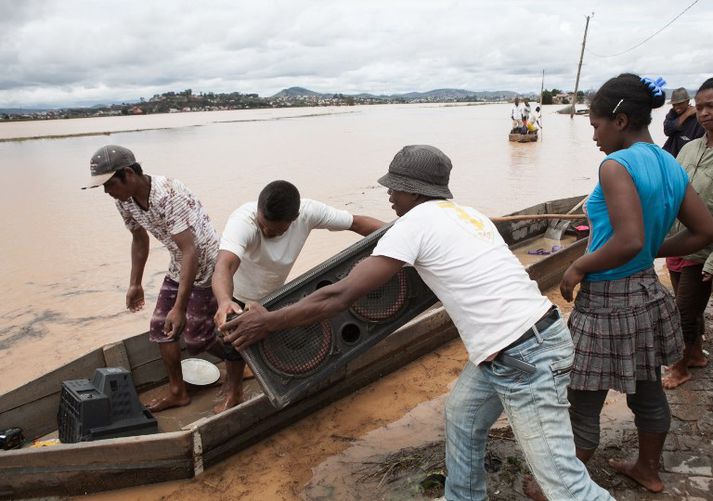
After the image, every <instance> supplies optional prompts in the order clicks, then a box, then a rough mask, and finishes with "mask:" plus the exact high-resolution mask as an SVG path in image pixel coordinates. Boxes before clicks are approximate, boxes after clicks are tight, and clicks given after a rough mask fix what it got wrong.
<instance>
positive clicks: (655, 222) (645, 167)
mask: <svg viewBox="0 0 713 501" xmlns="http://www.w3.org/2000/svg"><path fill="white" fill-rule="evenodd" d="M664 84H665V82H663V80H661V79H658V80H657V81H652V80H651V79H648V78H640V77H639V76H637V75H633V74H623V75H619V76H618V77H616V78H612V79H611V80H609V81H607V82H606V83H605V84H604V85H603V86H602V87H601V88H600V89H599V91H598V92H597V93H596V95H595V96H594V98H593V99H592V103H591V106H590V122H591V125H592V127H593V128H594V137H593V139H594V141H595V142H596V143H597V146H598V147H599V149H600V150H602V151H603V152H604V153H605V154H606V155H607V156H606V158H605V159H604V161H603V162H602V163H601V164H600V166H599V182H598V183H597V185H596V187H595V188H594V191H593V192H592V194H591V195H590V197H589V199H588V200H587V203H586V206H585V211H586V213H587V216H588V218H589V223H590V227H591V234H590V239H589V245H588V247H587V253H586V254H585V255H584V256H582V257H581V258H579V259H578V260H577V261H575V262H574V263H573V264H572V265H571V266H570V267H569V269H568V270H567V271H566V272H565V274H564V277H563V278H562V283H561V284H560V289H561V291H562V295H563V296H564V298H565V299H566V300H568V301H571V300H572V295H573V289H574V287H575V286H576V285H577V284H579V283H581V288H580V290H579V293H578V294H577V299H576V301H575V305H574V311H573V312H572V314H571V316H570V319H569V327H570V330H571V332H572V336H573V338H574V344H575V360H574V366H573V368H572V376H571V383H570V387H569V400H570V403H571V408H570V417H571V421H572V428H573V431H574V437H575V444H576V446H577V457H579V459H580V460H582V461H583V462H585V463H586V462H587V460H588V459H589V458H590V457H591V456H592V455H593V454H594V451H595V449H596V448H597V446H598V444H599V414H600V412H601V409H602V406H603V405H604V400H605V398H606V395H607V392H608V391H609V390H610V389H614V390H617V391H620V392H623V393H626V394H627V404H628V406H629V408H630V409H631V410H632V411H633V413H634V415H635V424H636V428H637V431H638V434H639V456H638V458H637V459H636V460H635V461H623V460H620V461H615V460H611V461H610V465H611V466H612V467H613V468H614V469H615V470H617V471H618V472H620V473H623V474H625V475H627V476H629V477H631V478H633V479H634V480H635V481H637V482H638V483H640V484H641V485H643V486H644V487H646V488H647V489H648V490H650V491H652V492H660V491H662V490H663V488H664V485H663V482H662V481H661V478H660V477H659V474H658V467H659V459H660V456H661V450H662V448H663V443H664V440H665V438H666V434H667V432H668V429H669V426H670V422H671V414H670V410H669V407H668V402H667V400H666V395H665V394H664V392H663V388H662V386H661V365H669V364H673V363H675V362H676V361H678V359H680V357H681V355H682V350H683V339H682V334H681V326H680V322H679V316H678V311H677V310H676V306H675V302H674V299H673V297H672V295H671V293H670V292H669V291H668V290H667V289H666V288H665V287H663V286H662V285H661V283H660V282H659V280H658V277H657V275H656V273H655V271H654V268H653V261H654V258H656V257H657V256H660V257H663V256H670V255H675V256H679V255H687V254H690V253H691V252H694V251H695V250H697V249H700V248H702V247H705V246H706V245H707V244H708V243H709V242H711V241H712V240H713V217H712V216H711V214H710V213H709V212H708V209H707V208H706V206H705V205H704V203H703V202H702V201H701V199H700V198H699V197H698V195H697V194H696V192H695V191H694V190H693V189H692V188H691V187H690V185H689V183H688V177H687V175H686V173H685V171H684V170H683V169H682V168H681V166H680V165H678V163H677V162H676V160H675V159H674V158H673V157H672V156H671V155H670V154H669V153H667V152H665V151H664V150H662V149H661V148H659V147H658V146H656V145H655V144H653V140H652V139H651V134H650V133H649V129H648V125H649V124H650V123H651V109H652V108H658V107H660V106H662V105H663V104H664V102H665V99H666V97H665V94H664V92H663V89H662V88H661V87H662V85H664ZM676 218H678V219H679V220H680V221H681V222H682V223H683V225H684V226H685V227H686V229H685V230H684V231H683V232H681V233H679V234H677V235H676V236H675V237H672V238H670V239H668V240H665V241H664V239H665V237H666V234H667V233H668V231H669V228H670V227H671V225H672V224H673V222H674V221H675V220H676Z"/></svg>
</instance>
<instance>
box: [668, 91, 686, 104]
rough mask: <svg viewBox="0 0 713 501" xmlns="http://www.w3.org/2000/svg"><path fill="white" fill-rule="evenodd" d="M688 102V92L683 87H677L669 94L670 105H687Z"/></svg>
mask: <svg viewBox="0 0 713 501" xmlns="http://www.w3.org/2000/svg"><path fill="white" fill-rule="evenodd" d="M690 100H691V98H690V97H689V96H688V91H687V90H686V89H685V88H684V87H679V88H678V89H676V90H674V91H673V92H672V93H671V104H678V103H687V102H689V101H690Z"/></svg>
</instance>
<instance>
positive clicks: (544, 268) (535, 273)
mask: <svg viewBox="0 0 713 501" xmlns="http://www.w3.org/2000/svg"><path fill="white" fill-rule="evenodd" d="M586 247H587V241H586V240H580V241H578V242H575V243H574V244H572V245H570V246H569V247H565V248H564V249H562V250H560V251H558V252H557V253H556V254H554V255H553V256H552V257H551V258H550V259H543V260H542V261H538V262H536V263H533V264H532V265H530V266H528V267H527V272H528V273H529V274H530V278H531V279H533V280H534V281H535V282H537V284H538V285H539V286H540V290H541V291H543V292H544V291H546V290H547V289H549V288H551V287H553V286H555V285H557V284H558V283H559V281H560V280H561V279H562V275H563V274H564V272H565V271H566V270H567V268H568V267H569V265H570V264H572V263H573V262H574V261H575V260H576V259H577V258H578V257H580V256H581V255H582V254H584V251H585V250H586Z"/></svg>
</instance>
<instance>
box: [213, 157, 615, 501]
mask: <svg viewBox="0 0 713 501" xmlns="http://www.w3.org/2000/svg"><path fill="white" fill-rule="evenodd" d="M450 170H451V162H450V159H449V158H448V157H447V156H446V155H444V154H443V152H441V151H440V150H438V149H437V148H434V147H432V146H421V145H417V146H406V147H404V148H403V149H402V150H401V151H400V152H399V153H398V154H397V155H396V156H395V157H394V159H393V161H392V162H391V165H390V166H389V172H388V174H386V175H385V176H383V177H382V178H381V179H379V183H381V184H382V185H384V186H386V187H387V188H389V192H388V193H389V202H391V203H392V204H393V205H392V208H393V209H394V211H395V212H396V215H397V216H399V217H400V219H399V220H397V221H396V222H395V223H394V225H393V226H392V227H391V228H390V229H389V230H388V231H387V232H386V233H385V234H384V235H383V236H382V237H381V240H380V241H379V243H378V244H377V246H376V248H375V249H374V251H373V252H372V255H371V256H370V257H369V258H367V259H365V260H363V261H362V262H360V263H359V264H358V265H357V266H355V267H354V269H353V270H352V271H351V273H350V274H349V275H348V276H347V277H346V278H344V279H343V280H340V281H339V282H337V283H335V284H333V285H331V286H327V287H323V288H321V289H319V290H317V291H316V292H314V293H312V294H310V295H309V296H307V297H306V298H304V299H302V300H301V301H299V302H297V303H295V304H293V305H291V306H288V307H286V308H282V309H280V310H279V313H278V312H268V311H267V310H266V309H265V308H264V307H262V306H261V305H259V304H250V305H249V306H248V309H247V311H246V312H245V313H244V314H242V315H240V316H238V317H237V318H235V319H233V320H231V321H229V322H227V323H226V324H225V325H223V327H222V329H221V330H222V331H223V333H224V335H225V339H226V340H228V341H230V342H231V343H233V346H234V347H235V348H236V349H242V348H244V347H246V346H248V345H250V344H252V343H254V342H256V341H259V340H260V339H262V338H264V337H265V336H266V335H268V334H269V333H270V332H275V331H281V330H285V329H289V328H291V327H296V326H300V325H307V324H312V323H314V322H315V321H319V320H321V319H325V318H329V317H331V316H333V315H334V314H336V313H338V312H340V311H343V310H346V309H347V308H349V306H350V305H351V304H352V303H354V302H355V301H356V300H357V299H359V298H360V297H362V296H364V295H365V294H367V293H368V292H369V291H371V290H373V289H375V288H378V287H380V286H381V285H383V284H384V283H386V282H387V281H388V280H389V279H390V278H391V277H392V276H393V275H395V274H396V273H398V271H399V270H400V269H401V267H403V266H404V265H409V266H413V267H414V268H415V269H416V271H417V272H418V274H419V275H420V276H421V278H422V279H423V281H424V282H425V283H426V284H427V285H428V286H429V287H430V288H431V290H433V292H434V293H435V294H436V296H438V299H440V301H441V302H442V303H443V306H444V308H445V309H446V311H447V312H448V314H449V315H450V317H451V319H452V320H453V323H454V324H455V326H456V327H457V328H458V332H459V333H460V336H461V338H462V340H463V342H464V344H465V347H466V349H467V351H468V358H469V362H468V363H467V364H466V367H465V369H464V370H463V373H462V374H461V376H460V377H459V378H458V381H457V383H456V385H455V387H454V389H453V391H452V393H451V395H450V397H449V399H448V404H447V406H446V440H447V441H446V466H447V470H448V477H447V479H446V499H448V500H460V499H485V498H486V496H487V492H486V486H485V470H484V458H485V445H486V441H487V437H488V430H489V429H490V427H491V426H492V424H493V423H494V422H495V421H496V420H497V418H498V417H499V416H500V414H501V413H502V412H503V411H505V413H506V414H507V416H508V419H509V421H510V424H511V426H512V428H513V431H514V433H515V437H516V438H517V440H518V442H519V443H520V445H521V447H522V449H523V452H524V454H525V457H526V459H527V461H528V463H529V465H530V468H531V469H532V471H533V473H534V475H535V478H536V480H537V481H538V482H539V483H540V485H541V486H542V490H543V491H544V494H545V495H546V496H547V497H548V498H549V499H586V500H609V499H613V498H612V497H611V496H610V495H609V494H608V493H607V491H605V490H604V489H602V488H601V487H599V486H598V485H597V484H595V483H594V482H593V481H592V480H591V479H590V478H589V475H588V473H587V470H586V468H585V467H584V465H583V464H582V463H581V462H580V461H579V460H578V459H577V457H576V455H575V447H574V440H573V437H572V428H571V425H570V420H569V413H568V410H567V409H568V407H569V405H568V402H567V384H568V382H569V371H570V370H571V367H572V363H573V360H574V348H573V345H572V339H571V336H570V333H569V330H568V329H567V326H566V324H565V323H564V321H563V320H562V318H561V317H560V315H559V312H558V310H557V309H556V308H555V307H554V306H552V304H551V303H550V301H549V300H548V299H547V298H546V297H544V296H543V295H542V294H541V293H540V291H539V289H538V287H537V284H536V283H535V282H533V281H532V280H531V279H530V278H529V276H528V274H527V272H526V270H525V269H524V268H523V266H522V264H521V263H520V262H519V261H518V260H517V258H516V257H515V256H514V255H513V253H512V252H511V251H510V250H509V249H508V247H507V245H506V244H505V242H504V241H503V239H502V237H501V236H500V234H499V233H498V231H497V229H496V228H495V226H494V225H493V223H492V222H491V221H490V220H489V219H488V218H487V217H485V216H484V215H482V214H481V213H479V212H478V211H476V210H475V209H473V208H471V207H464V206H460V205H458V204H456V203H454V202H451V201H449V200H448V199H450V198H451V197H452V195H451V192H450V190H449V189H448V180H449V177H450Z"/></svg>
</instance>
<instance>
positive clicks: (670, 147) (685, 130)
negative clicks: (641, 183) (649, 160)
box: [663, 87, 705, 157]
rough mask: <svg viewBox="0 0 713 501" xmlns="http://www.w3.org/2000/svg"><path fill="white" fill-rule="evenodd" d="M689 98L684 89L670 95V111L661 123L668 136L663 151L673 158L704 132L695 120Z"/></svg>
mask: <svg viewBox="0 0 713 501" xmlns="http://www.w3.org/2000/svg"><path fill="white" fill-rule="evenodd" d="M690 101H691V98H690V97H688V91H687V90H686V89H685V88H684V87H679V88H678V89H676V90H674V91H673V93H672V94H671V111H669V112H668V113H667V114H666V118H665V119H664V121H663V132H664V134H666V136H668V138H667V139H666V142H665V143H664V145H663V149H664V150H666V151H668V152H669V153H670V154H671V155H673V156H674V157H675V156H677V155H678V153H679V152H680V151H681V148H683V145H685V144H686V143H687V142H689V141H691V140H693V139H698V138H699V137H701V136H702V135H703V134H704V133H705V130H704V129H703V127H701V124H700V123H698V120H697V119H696V108H695V107H693V106H691V103H690Z"/></svg>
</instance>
